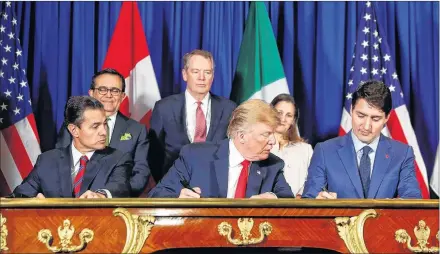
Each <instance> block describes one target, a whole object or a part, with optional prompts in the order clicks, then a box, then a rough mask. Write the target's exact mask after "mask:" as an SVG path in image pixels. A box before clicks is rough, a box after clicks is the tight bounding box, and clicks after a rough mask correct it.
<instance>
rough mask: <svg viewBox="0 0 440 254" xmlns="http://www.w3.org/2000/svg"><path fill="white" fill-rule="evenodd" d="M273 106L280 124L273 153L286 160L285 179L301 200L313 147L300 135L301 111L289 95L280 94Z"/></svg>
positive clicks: (276, 131)
mask: <svg viewBox="0 0 440 254" xmlns="http://www.w3.org/2000/svg"><path fill="white" fill-rule="evenodd" d="M271 105H272V106H273V107H274V108H275V109H276V110H277V111H278V116H279V118H280V124H279V125H278V127H277V128H276V130H275V138H276V144H275V145H274V146H273V148H272V150H271V152H272V153H273V154H275V155H276V156H278V157H280V158H281V159H283V160H284V163H285V165H284V177H285V178H286V181H287V183H288V184H289V185H290V188H291V189H292V192H293V193H294V194H295V196H296V198H301V195H302V192H303V188H304V182H305V181H306V178H307V169H308V167H309V164H310V159H311V158H312V154H313V150H312V146H311V145H310V144H308V143H306V142H305V141H304V139H303V138H301V137H300V136H299V133H298V127H297V123H298V118H299V110H298V108H297V107H296V104H295V99H294V98H293V97H292V96H290V95H289V94H279V95H278V96H276V97H275V98H274V99H273V100H272V102H271Z"/></svg>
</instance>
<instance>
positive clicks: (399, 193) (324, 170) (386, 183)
mask: <svg viewBox="0 0 440 254" xmlns="http://www.w3.org/2000/svg"><path fill="white" fill-rule="evenodd" d="M324 186H327V190H328V191H330V192H336V193H337V194H338V198H365V197H364V194H363V190H362V183H361V179H360V176H359V171H358V166H357V159H356V152H355V149H354V144H353V140H352V138H351V132H349V133H347V134H346V135H344V136H342V137H337V138H334V139H330V140H328V141H326V142H323V143H318V144H317V145H316V147H315V149H314V152H313V156H312V160H311V162H310V166H309V172H308V176H307V180H306V183H305V186H304V193H303V195H302V197H305V198H315V197H316V196H317V195H318V193H319V192H320V191H321V190H322V188H323V187H324ZM396 197H400V198H421V197H422V195H421V192H420V188H419V184H418V182H417V179H416V175H415V170H414V152H413V150H412V148H411V147H410V146H408V145H405V144H403V143H401V142H398V141H395V140H392V139H390V138H387V137H385V136H383V135H382V134H381V136H380V139H379V145H378V146H377V151H376V155H375V161H374V164H373V173H372V175H371V181H370V188H369V191H368V196H367V198H375V199H383V198H396Z"/></svg>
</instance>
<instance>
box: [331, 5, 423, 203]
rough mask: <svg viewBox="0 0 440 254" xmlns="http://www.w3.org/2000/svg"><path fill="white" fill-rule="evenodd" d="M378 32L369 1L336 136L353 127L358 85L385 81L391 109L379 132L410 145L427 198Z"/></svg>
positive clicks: (403, 108) (391, 68) (414, 144)
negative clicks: (353, 101) (353, 111)
mask: <svg viewBox="0 0 440 254" xmlns="http://www.w3.org/2000/svg"><path fill="white" fill-rule="evenodd" d="M381 31H383V30H382V29H381V27H380V26H379V24H378V20H377V19H376V14H375V11H374V5H372V4H371V2H367V3H366V5H365V7H364V11H363V14H362V18H361V20H360V22H359V27H358V31H357V39H356V45H355V52H354V54H353V62H352V65H351V68H350V75H349V78H348V84H347V85H348V86H347V92H346V94H345V104H344V109H343V110H342V120H341V127H340V129H339V135H340V136H342V135H345V134H346V133H348V132H349V131H350V130H351V128H352V126H351V115H350V108H351V98H352V94H353V93H354V92H355V91H356V89H357V88H358V86H359V85H361V84H362V83H363V82H365V81H367V80H370V79H374V80H380V81H382V82H384V83H385V85H387V86H388V88H389V89H390V91H391V95H392V98H393V108H392V110H391V112H390V118H389V120H388V123H387V126H386V127H385V128H384V129H383V130H382V133H383V134H384V135H386V136H388V137H391V138H392V139H395V140H398V141H401V142H403V143H405V144H408V145H410V146H412V148H413V149H414V155H415V169H416V176H417V180H418V182H419V185H420V189H421V192H422V196H423V198H429V190H428V177H427V172H426V167H425V162H424V161H423V157H422V154H421V153H420V149H419V145H418V143H417V138H416V135H415V133H414V129H413V128H412V125H411V121H410V118H409V113H408V110H407V108H406V105H405V101H404V99H403V92H402V89H401V86H400V82H399V78H398V75H397V73H396V68H395V66H394V60H393V58H392V57H391V52H390V47H389V46H388V43H387V41H386V39H385V38H384V37H383V36H382V33H381Z"/></svg>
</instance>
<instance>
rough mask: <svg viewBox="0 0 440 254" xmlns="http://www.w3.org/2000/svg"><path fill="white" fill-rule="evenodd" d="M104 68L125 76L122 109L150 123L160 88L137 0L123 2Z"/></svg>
mask: <svg viewBox="0 0 440 254" xmlns="http://www.w3.org/2000/svg"><path fill="white" fill-rule="evenodd" d="M102 68H103V69H105V68H113V69H116V70H117V71H118V72H120V73H121V74H122V75H123V76H124V77H125V84H126V88H125V93H126V95H127V96H126V97H125V99H124V100H123V101H122V103H121V107H120V109H119V111H120V112H121V113H122V114H124V115H126V116H127V117H131V118H133V119H134V120H136V121H139V122H141V123H143V124H145V125H146V126H147V127H150V117H151V112H152V110H153V107H154V104H155V103H156V101H158V100H160V92H159V87H158V85H157V81H156V76H155V74H154V69H153V64H152V63H151V58H150V51H149V50H148V45H147V39H146V37H145V32H144V28H143V26H142V21H141V16H140V14H139V9H138V6H137V3H136V2H123V3H122V7H121V13H120V14H119V18H118V21H117V23H116V27H115V31H114V32H113V37H112V39H111V41H110V45H109V47H108V51H107V56H106V58H105V60H104V64H103V66H102Z"/></svg>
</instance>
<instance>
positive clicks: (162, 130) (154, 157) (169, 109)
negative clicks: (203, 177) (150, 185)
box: [148, 93, 237, 182]
mask: <svg viewBox="0 0 440 254" xmlns="http://www.w3.org/2000/svg"><path fill="white" fill-rule="evenodd" d="M236 106H237V105H236V104H235V103H234V102H232V101H230V100H228V99H226V98H223V97H219V96H216V95H214V94H212V93H211V123H210V127H209V130H208V134H207V136H206V141H211V142H216V141H220V140H223V139H224V138H226V131H227V129H228V125H229V119H230V118H231V114H232V111H233V110H234V109H235V107H236ZM150 123H151V125H150V130H149V139H150V149H149V154H148V162H149V165H150V168H151V174H152V175H153V177H154V179H155V180H156V182H159V180H160V179H162V177H163V176H164V175H165V174H166V173H167V172H168V169H169V168H170V167H171V166H172V165H173V162H174V161H175V160H176V159H177V157H179V152H180V149H182V147H183V146H184V145H187V144H190V140H189V138H188V134H187V129H186V107H185V93H180V94H175V95H171V96H168V97H166V98H164V99H162V100H160V101H158V102H156V105H155V106H154V109H153V113H152V116H151V121H150Z"/></svg>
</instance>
